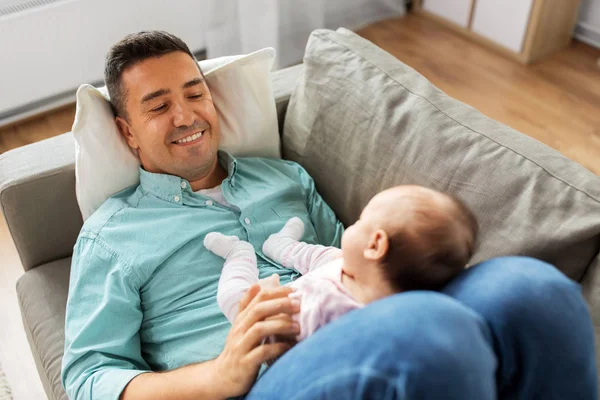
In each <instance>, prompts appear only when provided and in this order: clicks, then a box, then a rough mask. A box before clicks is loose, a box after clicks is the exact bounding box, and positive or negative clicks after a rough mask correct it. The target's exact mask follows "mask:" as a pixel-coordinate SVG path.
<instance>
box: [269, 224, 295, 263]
mask: <svg viewBox="0 0 600 400" xmlns="http://www.w3.org/2000/svg"><path fill="white" fill-rule="evenodd" d="M303 234H304V222H302V220H301V219H300V218H298V217H293V218H290V219H289V220H288V222H286V223H285V225H284V227H283V228H282V229H281V230H280V231H279V232H277V233H274V234H272V235H271V236H269V238H268V239H267V240H265V242H264V243H263V253H265V255H266V256H267V257H269V258H270V259H272V260H273V261H275V262H278V263H282V261H283V260H282V258H283V253H284V251H286V250H288V246H290V245H293V244H294V243H297V242H298V241H299V240H300V238H302V235H303Z"/></svg>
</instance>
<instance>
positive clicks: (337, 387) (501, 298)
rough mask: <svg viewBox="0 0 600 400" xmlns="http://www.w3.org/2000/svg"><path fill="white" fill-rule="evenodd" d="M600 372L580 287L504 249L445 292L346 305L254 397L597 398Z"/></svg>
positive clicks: (263, 380) (271, 372) (250, 398)
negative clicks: (355, 306)
mask: <svg viewBox="0 0 600 400" xmlns="http://www.w3.org/2000/svg"><path fill="white" fill-rule="evenodd" d="M596 379H597V378H596V362H595V354H594V334H593V327H592V322H591V319H590V316H589V312H588V309H587V306H586V304H585V302H584V300H583V297H582V295H581V290H580V287H579V285H578V284H576V283H575V282H573V281H571V280H569V279H568V278H566V277H565V276H564V275H563V274H562V273H560V272H559V271H558V270H557V269H555V268H554V267H553V266H551V265H549V264H546V263H544V262H541V261H538V260H534V259H531V258H524V257H503V258H496V259H493V260H490V261H486V262H483V263H481V264H479V265H477V266H475V267H472V268H470V269H469V270H467V271H465V272H464V273H463V274H461V275H460V276H459V277H457V278H456V279H454V280H453V281H452V282H451V283H450V284H449V285H448V286H447V287H446V288H445V289H444V290H443V292H442V293H436V292H426V291H414V292H406V293H401V294H397V295H394V296H391V297H388V298H385V299H383V300H379V301H377V302H374V303H373V304H370V305H369V306H367V307H365V308H364V309H360V310H356V311H352V312H350V313H348V314H347V315H345V316H344V317H342V318H340V319H338V320H337V321H335V322H333V323H331V324H329V325H327V326H325V327H323V328H322V329H321V330H319V331H318V332H317V333H316V334H314V335H313V336H311V337H309V338H308V339H306V340H305V341H303V342H301V343H300V344H298V345H297V346H295V347H294V348H292V349H291V350H290V351H288V352H287V353H286V354H285V355H283V356H282V357H281V358H280V359H279V360H277V362H275V364H274V365H273V366H271V367H270V368H269V369H268V370H267V371H266V372H265V373H264V374H263V375H262V376H261V377H260V378H259V380H258V381H257V382H256V384H255V385H254V387H253V388H252V390H251V391H250V392H249V393H248V395H247V396H246V399H247V400H254V399H286V400H300V399H335V400H338V399H378V400H387V399H419V400H430V399H436V400H438V399H449V400H454V399H456V400H459V399H460V400H468V399H476V400H487V399H511V400H512V399H519V400H520V399H523V400H525V399H527V400H532V399H544V400H551V399H561V400H564V399H569V400H580V399H581V400H584V399H585V400H595V399H596V396H597V380H596Z"/></svg>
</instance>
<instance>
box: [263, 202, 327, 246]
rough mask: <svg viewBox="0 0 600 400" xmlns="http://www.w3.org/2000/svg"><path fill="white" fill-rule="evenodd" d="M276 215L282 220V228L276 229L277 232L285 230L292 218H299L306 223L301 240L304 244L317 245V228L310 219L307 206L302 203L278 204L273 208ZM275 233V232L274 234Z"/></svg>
mask: <svg viewBox="0 0 600 400" xmlns="http://www.w3.org/2000/svg"><path fill="white" fill-rule="evenodd" d="M272 210H273V212H274V213H275V215H276V216H277V217H278V218H279V219H280V220H281V222H282V223H281V224H280V226H279V227H278V228H277V229H276V231H275V232H277V231H279V230H280V229H281V228H283V225H285V223H286V222H288V220H289V219H290V218H293V217H298V218H300V219H301V220H302V222H304V234H303V235H302V238H301V239H300V240H301V241H302V242H307V243H312V244H316V243H317V235H316V232H315V228H314V227H313V224H312V221H311V219H310V214H309V213H308V209H307V207H306V205H305V204H304V203H302V202H285V203H280V204H276V205H274V206H273V207H272ZM272 233H274V232H272Z"/></svg>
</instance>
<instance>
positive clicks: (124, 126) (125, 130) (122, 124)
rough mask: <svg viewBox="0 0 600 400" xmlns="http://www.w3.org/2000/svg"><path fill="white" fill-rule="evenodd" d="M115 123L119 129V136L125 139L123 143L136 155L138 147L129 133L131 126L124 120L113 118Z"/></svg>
mask: <svg viewBox="0 0 600 400" xmlns="http://www.w3.org/2000/svg"><path fill="white" fill-rule="evenodd" d="M115 121H116V122H117V127H118V128H119V133H120V134H121V136H123V137H124V138H125V141H126V142H127V144H128V145H129V147H131V148H132V149H133V151H134V152H136V153H137V149H138V148H139V147H140V146H139V144H138V142H137V140H136V139H135V136H133V133H132V132H131V125H129V122H127V121H126V120H125V119H124V118H121V117H115Z"/></svg>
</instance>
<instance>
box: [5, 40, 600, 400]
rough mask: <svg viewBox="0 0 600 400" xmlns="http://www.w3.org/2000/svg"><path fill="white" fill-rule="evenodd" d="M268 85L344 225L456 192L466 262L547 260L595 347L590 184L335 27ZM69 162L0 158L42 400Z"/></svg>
mask: <svg viewBox="0 0 600 400" xmlns="http://www.w3.org/2000/svg"><path fill="white" fill-rule="evenodd" d="M273 80H274V90H275V94H276V101H277V109H278V115H279V121H280V128H281V134H282V146H283V154H284V157H285V158H287V159H291V160H295V161H298V162H300V163H301V164H302V165H303V166H304V167H305V168H306V169H307V170H308V171H309V172H310V173H311V175H312V176H313V177H314V179H315V182H316V185H317V188H318V190H319V191H320V193H321V194H322V195H323V197H324V198H325V200H326V201H328V202H329V204H330V205H331V206H332V207H333V209H334V210H335V211H336V213H337V215H338V217H339V218H340V219H341V220H342V221H343V222H344V223H345V224H348V223H351V222H353V221H354V220H355V219H356V218H357V216H358V214H359V212H360V210H361V208H362V207H363V206H364V205H365V204H366V202H367V201H368V200H369V198H370V197H371V196H372V195H373V194H375V193H376V192H378V191H380V190H382V189H383V188H386V187H389V186H392V185H395V184H404V183H411V184H421V185H426V186H430V187H434V188H437V189H440V190H445V191H449V192H451V193H454V194H455V195H457V196H459V197H461V198H462V199H463V200H464V201H465V202H466V203H467V204H469V206H470V207H471V208H472V209H473V210H474V212H475V214H476V215H477V216H478V219H479V221H480V225H481V243H480V246H479V250H478V251H477V253H476V254H475V256H474V258H473V260H472V262H473V263H475V262H477V261H481V260H484V259H487V258H490V257H493V256H499V255H506V254H521V255H529V256H534V257H537V258H540V259H543V260H546V261H548V262H550V263H552V264H553V265H555V266H556V267H557V268H559V269H560V270H561V271H563V272H564V273H565V274H566V275H567V276H569V277H570V278H572V279H574V280H577V281H580V282H581V283H582V285H583V290H584V294H585V296H586V298H587V300H588V301H589V305H590V308H591V312H592V315H593V318H594V322H595V326H596V335H597V337H598V334H599V333H600V328H599V327H600V306H599V305H598V304H597V301H598V299H599V298H600V276H599V275H598V274H599V270H600V255H599V251H600V178H599V177H597V176H596V175H594V174H592V173H591V172H589V171H587V170H585V169H584V168H582V167H581V166H579V165H578V164H576V163H574V162H572V161H570V160H568V159H566V158H565V157H563V156H561V155H560V154H558V153H557V152H555V151H553V150H552V149H549V148H548V147H546V146H544V145H542V144H540V143H539V142H537V141H535V140H532V139H530V138H528V137H526V136H524V135H522V134H520V133H518V132H515V131H513V130H511V129H510V128H508V127H506V126H503V125H501V124H499V123H497V122H495V121H492V120H490V119H488V118H486V117H485V116H483V115H482V114H480V113H479V112H477V111H476V110H474V109H472V108H471V107H468V106H466V105H464V104H462V103H460V102H458V101H456V100H454V99H451V98H449V97H448V96H446V95H445V94H444V93H442V92H441V91H439V90H438V89H437V88H435V87H434V86H433V85H431V83H429V82H428V81H427V80H426V79H425V78H423V77H422V76H421V75H420V74H418V73H417V72H416V71H414V70H412V69H411V68H410V67H407V66H406V65H404V64H402V63H401V62H399V61H398V60H396V59H395V58H394V57H392V56H391V55H389V54H387V53H385V52H383V51H381V50H380V49H378V48H377V47H375V46H374V45H372V44H371V43H369V42H367V41H365V40H363V39H361V38H359V37H357V36H356V35H354V34H352V33H351V32H349V31H346V30H339V31H337V32H332V31H326V30H320V31H316V32H315V33H314V34H313V35H312V36H311V39H310V41H309V44H308V47H307V52H306V56H305V60H304V64H303V65H301V66H296V67H292V68H288V69H285V70H281V71H277V72H276V73H274V75H273ZM292 93H293V95H292ZM290 96H291V100H290ZM286 111H287V117H285V118H284V116H286ZM74 156H75V152H74V143H73V138H72V135H71V134H70V133H66V134H64V135H61V136H58V137H55V138H52V139H48V140H44V141H42V142H39V143H35V144H32V145H29V146H25V147H22V148H18V149H15V150H12V151H9V152H7V153H5V154H2V155H0V205H1V207H2V211H3V213H4V216H5V217H6V221H7V223H8V226H9V229H10V233H11V235H12V237H13V240H14V242H15V245H16V248H17V250H18V252H19V255H20V257H21V261H22V263H23V269H24V270H25V274H24V275H23V276H22V277H21V278H20V280H19V281H18V283H17V292H18V296H19V303H20V305H21V311H22V315H23V322H24V325H25V329H26V332H27V336H28V339H29V343H30V346H31V350H32V352H33V355H34V358H35V360H36V363H37V367H38V371H39V374H40V377H41V379H42V382H43V384H44V388H45V390H46V393H47V394H48V397H49V398H51V399H65V398H66V395H65V393H64V391H63V388H62V385H61V383H60V366H61V357H62V352H63V339H64V332H63V324H64V317H65V304H66V299H67V289H68V280H69V270H70V261H71V253H72V248H73V245H74V243H75V240H76V238H77V234H78V232H79V229H80V228H81V225H82V218H81V215H80V213H79V209H78V206H77V202H76V199H75V174H74ZM498 284H501V282H499V283H498Z"/></svg>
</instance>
